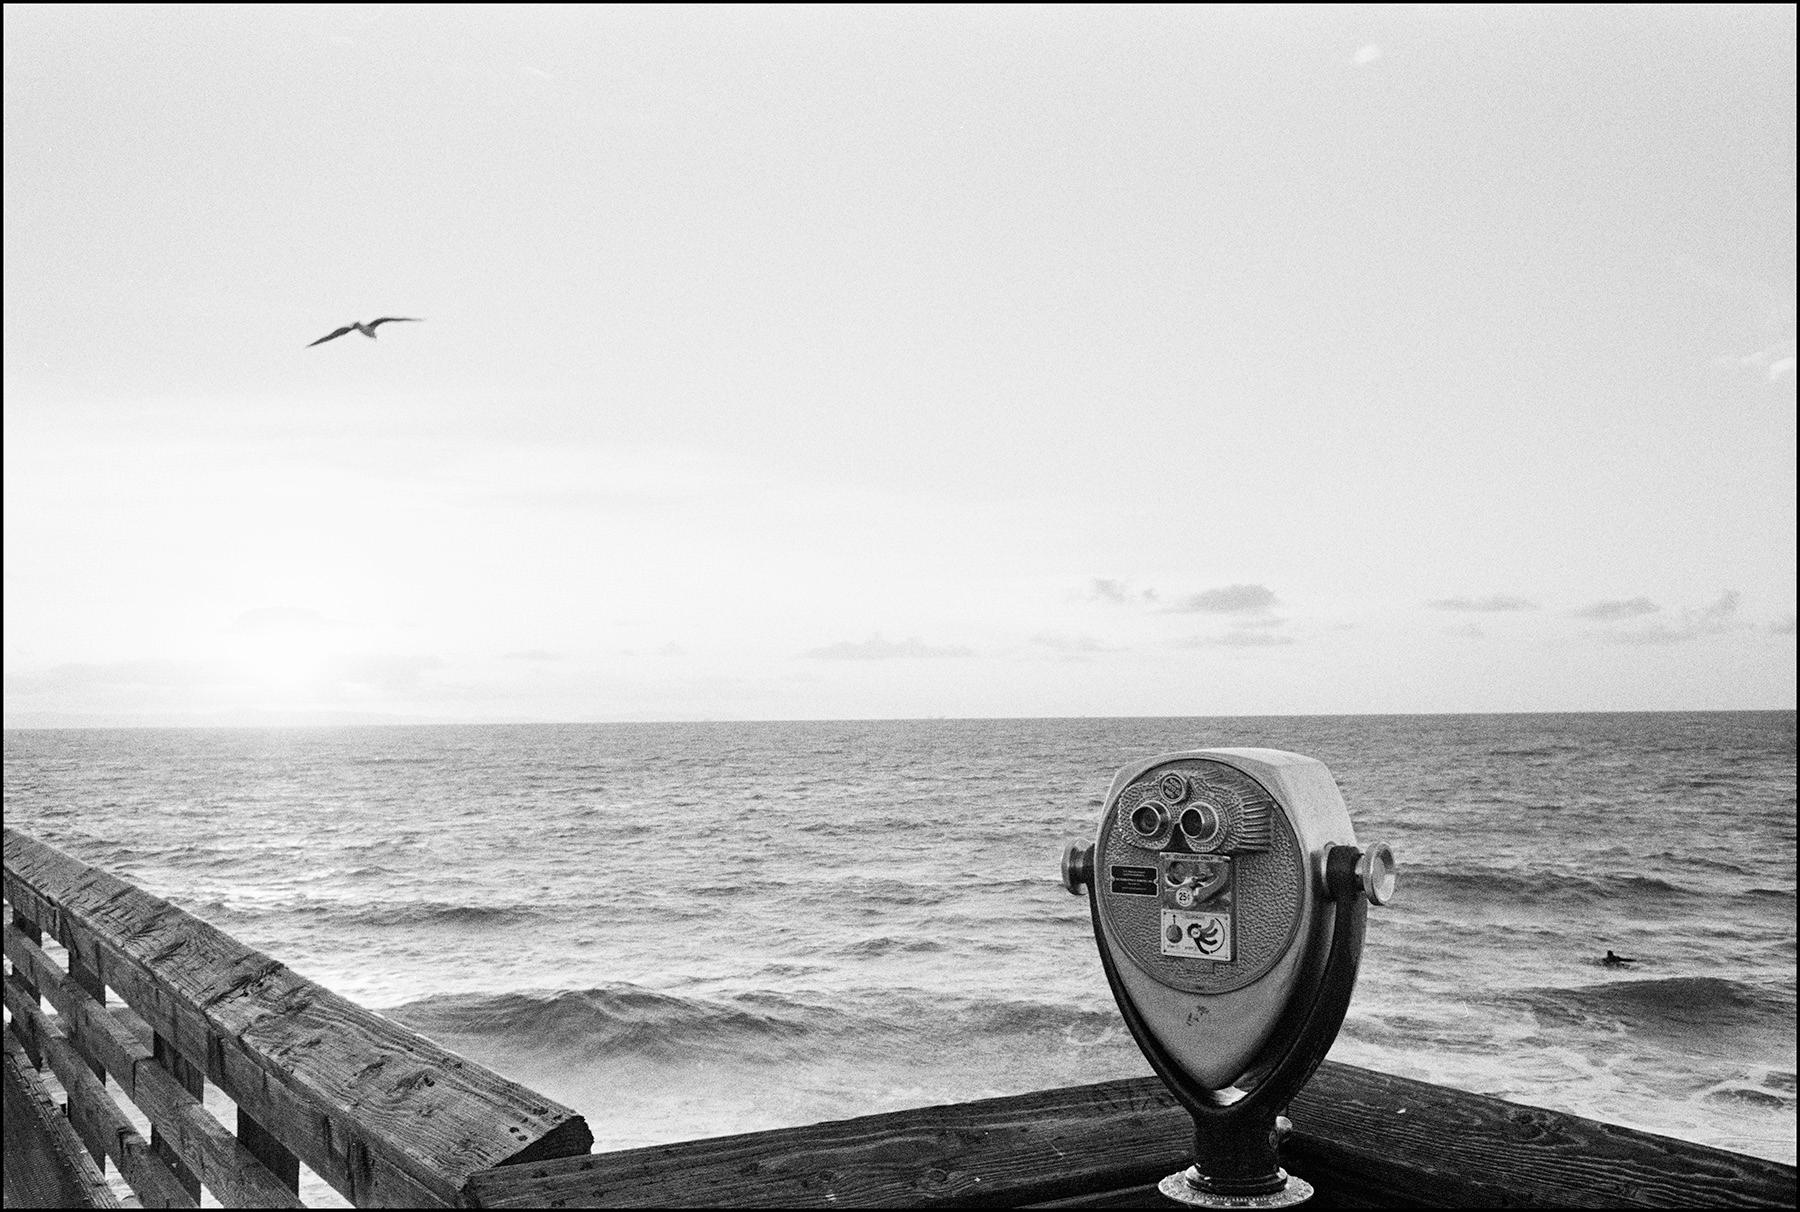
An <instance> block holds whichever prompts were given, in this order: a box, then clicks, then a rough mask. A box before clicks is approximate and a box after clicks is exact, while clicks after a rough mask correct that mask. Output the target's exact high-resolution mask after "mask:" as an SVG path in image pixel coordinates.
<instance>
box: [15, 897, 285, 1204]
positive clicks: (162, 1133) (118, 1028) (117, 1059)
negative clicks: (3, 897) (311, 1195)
mask: <svg viewBox="0 0 1800 1212" xmlns="http://www.w3.org/2000/svg"><path fill="white" fill-rule="evenodd" d="M0 933H4V937H5V946H6V954H7V956H8V958H10V959H12V960H13V962H14V964H15V965H16V966H17V968H18V969H20V970H24V971H29V972H31V973H33V974H35V975H36V976H37V978H38V980H39V981H40V983H41V987H42V990H43V994H44V996H45V998H46V999H48V1000H49V1002H50V1004H51V1005H53V1006H55V1007H56V1010H57V1013H58V1015H60V1016H61V1017H60V1018H59V1020H58V1024H57V1025H58V1027H59V1029H63V1030H64V1031H65V1033H71V1034H72V1033H79V1034H80V1036H81V1037H82V1038H84V1039H86V1040H88V1041H90V1045H91V1046H90V1049H89V1052H88V1053H87V1055H91V1056H99V1057H101V1058H102V1059H104V1060H105V1062H106V1067H107V1072H109V1073H110V1074H111V1075H112V1076H113V1078H114V1080H115V1081H117V1082H118V1083H119V1085H120V1087H121V1088H122V1089H123V1090H124V1091H125V1092H126V1095H127V1097H129V1098H130V1099H131V1100H132V1101H133V1102H135V1103H136V1104H137V1106H138V1109H139V1110H141V1111H142V1112H143V1113H144V1115H145V1116H146V1117H148V1118H149V1120H150V1122H151V1125H152V1133H153V1134H152V1138H151V1146H150V1148H151V1152H152V1153H154V1154H155V1155H156V1156H158V1157H160V1158H162V1160H163V1161H164V1163H165V1164H166V1165H167V1166H168V1169H169V1171H170V1172H171V1173H172V1174H173V1175H174V1177H175V1180H176V1181H177V1182H178V1183H180V1184H181V1186H182V1187H183V1189H184V1190H186V1192H187V1193H188V1196H189V1197H190V1198H191V1199H193V1200H195V1201H198V1199H199V1188H200V1185H201V1184H202V1183H204V1185H205V1186H206V1188H207V1189H208V1190H210V1191H211V1192H212V1193H213V1194H214V1195H215V1196H217V1197H218V1199H219V1201H220V1202H221V1203H224V1204H226V1205H227V1206H230V1207H255V1208H296V1207H300V1206H301V1204H300V1201H299V1198H298V1196H297V1195H295V1194H294V1192H295V1190H296V1189H297V1187H296V1186H292V1185H289V1184H288V1183H285V1182H283V1181H282V1179H281V1178H280V1177H278V1176H277V1175H275V1174H273V1173H271V1172H270V1171H269V1169H268V1168H267V1167H266V1166H264V1165H263V1163H262V1162H261V1161H260V1160H259V1159H258V1158H257V1157H256V1155H255V1154H253V1153H252V1152H251V1151H250V1150H249V1149H247V1148H246V1147H245V1146H244V1145H243V1144H242V1142H240V1141H239V1140H238V1139H237V1138H236V1137H234V1136H233V1135H232V1134H231V1133H230V1132H229V1131H227V1130H226V1128H225V1126H224V1125H223V1124H221V1123H220V1122H219V1121H218V1120H217V1119H215V1118H214V1117H213V1115H212V1113H211V1112H210V1111H208V1110H207V1109H206V1107H205V1105H204V1104H203V1103H202V1101H201V1098H200V1094H199V1092H198V1091H197V1090H196V1087H197V1086H198V1085H199V1082H198V1075H197V1074H190V1077H192V1078H193V1079H194V1080H191V1081H188V1080H183V1079H182V1078H180V1077H178V1076H177V1075H176V1074H175V1073H173V1072H171V1071H170V1070H169V1069H168V1068H167V1067H166V1066H165V1065H164V1064H163V1063H162V1062H161V1061H160V1060H159V1059H158V1058H157V1057H156V1055H155V1047H154V1043H153V1042H152V1043H148V1044H147V1043H146V1041H145V1040H144V1039H143V1037H142V1036H141V1035H140V1034H139V1033H138V1031H137V1030H136V1027H135V1023H134V1021H133V1020H135V1018H136V1016H131V1019H125V1018H123V1017H122V1016H116V1015H114V1014H113V1013H112V1012H111V1011H109V1010H108V1009H106V1008H105V1007H103V1006H101V1005H99V1004H98V1003H96V1002H95V1001H94V999H93V997H92V995H91V994H90V993H89V992H88V991H87V990H86V989H85V988H83V987H81V986H79V985H77V984H76V983H75V982H74V980H73V978H72V977H70V976H68V975H66V974H62V973H58V972H57V971H55V964H54V962H53V961H52V960H50V959H49V957H47V956H46V955H44V953H43V951H42V950H41V949H40V948H38V947H37V946H36V945H34V944H33V943H31V942H30V941H29V940H27V939H25V938H24V936H23V935H21V934H19V933H18V932H17V931H15V930H13V929H12V928H11V927H6V928H5V929H4V931H3V932H0ZM19 1004H20V1005H21V1007H22V1006H23V1005H24V1003H23V1001H22V1000H21V1001H20V1003H19ZM8 1005H9V1008H10V1007H11V1002H10V1001H9V1003H8ZM109 1101H110V1100H109ZM159 1141H160V1142H161V1145H160V1147H158V1142H159ZM297 1173H298V1172H297V1171H296V1177H297Z"/></svg>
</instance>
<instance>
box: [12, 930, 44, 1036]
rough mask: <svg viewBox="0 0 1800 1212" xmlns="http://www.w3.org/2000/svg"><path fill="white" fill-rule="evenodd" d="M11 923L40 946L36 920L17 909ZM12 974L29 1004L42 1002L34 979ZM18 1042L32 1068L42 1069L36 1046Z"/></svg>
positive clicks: (20, 973) (40, 938) (35, 1004)
mask: <svg viewBox="0 0 1800 1212" xmlns="http://www.w3.org/2000/svg"><path fill="white" fill-rule="evenodd" d="M12 924H13V929H15V930H17V931H18V932H19V933H20V934H23V935H24V936H25V937H26V938H28V939H30V940H31V941H32V942H34V943H37V944H39V945H40V946H41V945H42V944H43V941H44V932H43V931H42V930H40V929H38V924H37V923H36V922H34V921H32V920H31V919H30V918H28V917H26V916H25V915H24V914H23V913H20V912H19V911H18V910H17V909H14V910H13V911H12ZM13 976H14V979H15V980H17V981H18V983H19V987H20V988H21V989H23V990H24V991H25V996H26V997H28V998H30V999H31V1004H32V1005H33V1006H38V1005H42V1004H43V1003H42V1001H41V995H40V994H39V992H38V987H37V983H36V982H35V981H33V980H32V979H31V978H30V977H29V976H27V975H26V974H25V973H23V972H18V971H16V970H15V972H14V974H13ZM19 1044H20V1046H21V1047H22V1048H24V1050H25V1059H26V1060H29V1061H30V1062H31V1067H32V1068H33V1069H42V1068H43V1067H44V1058H43V1057H41V1056H39V1055H38V1052H37V1048H36V1047H35V1046H34V1045H33V1044H31V1043H30V1042H28V1041H26V1040H24V1039H20V1040H19Z"/></svg>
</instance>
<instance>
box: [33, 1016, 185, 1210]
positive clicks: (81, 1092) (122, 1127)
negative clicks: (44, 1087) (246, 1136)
mask: <svg viewBox="0 0 1800 1212" xmlns="http://www.w3.org/2000/svg"><path fill="white" fill-rule="evenodd" d="M6 1008H7V1009H8V1010H10V1011H11V1012H12V1016H13V1020H12V1030H13V1031H14V1032H16V1033H17V1034H18V1036H19V1039H20V1040H21V1041H23V1040H25V1039H26V1038H27V1037H29V1038H30V1039H31V1040H32V1041H33V1043H35V1045H36V1046H37V1049H38V1051H39V1054H40V1055H42V1056H43V1057H44V1058H45V1059H47V1060H48V1061H49V1062H50V1067H51V1069H52V1070H53V1071H54V1072H55V1073H56V1076H57V1078H58V1080H60V1081H61V1082H62V1084H63V1089H64V1090H66V1091H67V1092H68V1095H69V1102H68V1107H67V1112H68V1117H69V1124H70V1126H71V1127H73V1128H74V1129H75V1133H76V1135H77V1136H79V1137H81V1139H82V1141H83V1142H85V1143H86V1145H87V1148H88V1152H89V1153H91V1154H92V1155H93V1156H94V1157H96V1158H98V1157H108V1158H111V1159H112V1161H113V1164H115V1165H116V1166H118V1167H119V1173H120V1174H121V1175H123V1176H124V1178H125V1181H126V1182H127V1183H129V1184H130V1186H131V1189H132V1190H133V1191H135V1192H137V1195H138V1198H139V1199H141V1200H142V1201H143V1203H144V1206H145V1207H146V1208H192V1207H194V1206H195V1202H194V1201H193V1200H192V1199H190V1198H189V1197H188V1193H187V1192H186V1191H185V1190H183V1189H182V1186H181V1184H180V1183H178V1182H176V1181H175V1176H174V1175H173V1174H172V1173H170V1171H169V1168H168V1167H167V1166H166V1165H164V1164H163V1163H162V1160H161V1159H160V1158H158V1157H156V1156H155V1155H154V1154H153V1153H151V1152H150V1145H149V1142H148V1141H146V1140H145V1139H144V1138H143V1137H142V1136H140V1135H139V1134H138V1130H137V1129H136V1128H134V1127H133V1126H132V1124H131V1121H130V1120H129V1119H127V1118H126V1117H125V1113H124V1112H123V1111H121V1110H119V1107H118V1104H117V1103H115V1102H113V1100H112V1097H111V1096H110V1095H108V1094H107V1093H106V1087H105V1086H104V1085H102V1084H101V1081H100V1079H99V1078H97V1077H95V1076H94V1074H93V1072H92V1071H91V1070H90V1069H89V1068H88V1066H87V1061H86V1059H85V1058H83V1057H82V1056H81V1055H79V1054H78V1053H77V1052H76V1051H75V1049H73V1048H72V1047H70V1046H69V1044H68V1041H67V1040H65V1039H64V1038H63V1036H62V1032H61V1031H60V1030H58V1028H57V1027H56V1026H55V1025H54V1024H52V1023H51V1022H50V1020H49V1019H48V1018H47V1017H46V1016H45V1014H44V1012H43V1011H42V1010H40V1009H38V1008H37V1007H36V1006H31V1005H28V1004H27V1003H26V1002H25V1000H24V999H23V998H22V997H20V996H19V990H18V986H17V985H16V984H14V983H13V982H11V981H8V982H7V983H6Z"/></svg>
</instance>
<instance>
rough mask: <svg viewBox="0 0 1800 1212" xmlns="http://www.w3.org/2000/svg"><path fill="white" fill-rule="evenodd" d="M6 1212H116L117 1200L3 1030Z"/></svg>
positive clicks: (0, 1172)
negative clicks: (94, 1211) (13, 1211)
mask: <svg viewBox="0 0 1800 1212" xmlns="http://www.w3.org/2000/svg"><path fill="white" fill-rule="evenodd" d="M4 1041H5V1053H6V1055H5V1058H4V1062H3V1073H0V1076H3V1077H4V1084H5V1090H6V1098H5V1115H4V1117H3V1118H4V1120H5V1129H6V1131H5V1136H6V1141H5V1150H6V1164H5V1166H0V1175H3V1176H4V1185H5V1188H6V1192H5V1203H6V1206H7V1207H8V1208H116V1207H118V1206H119V1200H118V1198H117V1197H116V1196H115V1195H114V1194H113V1192H112V1188H111V1187H109V1186H107V1184H106V1179H105V1177H104V1176H103V1175H102V1174H101V1173H100V1167H99V1166H98V1165H97V1164H96V1163H95V1161H94V1159H93V1158H92V1157H91V1156H89V1154H88V1151H87V1148H86V1146H85V1145H83V1144H82V1142H81V1140H80V1138H79V1137H77V1136H76V1135H75V1131H74V1129H73V1128H72V1127H71V1126H70V1124H69V1120H68V1117H67V1116H65V1115H64V1114H63V1113H62V1109H61V1108H60V1107H58V1106H57V1105H56V1102H55V1101H54V1100H53V1099H52V1098H51V1097H50V1093H49V1091H47V1090H45V1089H44V1085H43V1083H42V1082H41V1081H39V1080H38V1071H37V1067H36V1066H35V1065H33V1064H31V1062H30V1060H29V1059H28V1058H27V1057H26V1056H25V1049H24V1047H23V1046H22V1045H21V1044H20V1043H19V1041H18V1039H17V1038H16V1037H15V1036H14V1035H13V1033H12V1028H10V1027H8V1028H7V1029H6V1031H5V1033H4Z"/></svg>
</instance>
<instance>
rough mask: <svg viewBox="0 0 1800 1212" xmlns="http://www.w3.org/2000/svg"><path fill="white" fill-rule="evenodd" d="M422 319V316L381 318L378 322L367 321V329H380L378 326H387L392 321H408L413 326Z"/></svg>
mask: <svg viewBox="0 0 1800 1212" xmlns="http://www.w3.org/2000/svg"><path fill="white" fill-rule="evenodd" d="M423 318H424V317H422V316H383V317H381V318H380V319H379V320H370V321H369V327H370V328H377V327H380V326H381V325H383V324H387V323H389V322H391V321H394V320H406V321H408V322H410V323H413V324H417V323H419V321H420V320H422V319H423Z"/></svg>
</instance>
